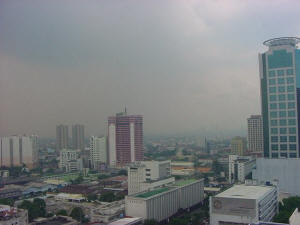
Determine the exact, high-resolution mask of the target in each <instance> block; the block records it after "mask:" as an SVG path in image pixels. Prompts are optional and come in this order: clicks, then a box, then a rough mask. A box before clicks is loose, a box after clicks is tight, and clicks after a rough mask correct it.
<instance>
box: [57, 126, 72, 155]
mask: <svg viewBox="0 0 300 225" xmlns="http://www.w3.org/2000/svg"><path fill="white" fill-rule="evenodd" d="M68 147H69V127H68V126H67V125H58V126H56V150H57V151H60V150H61V149H67V148H68Z"/></svg>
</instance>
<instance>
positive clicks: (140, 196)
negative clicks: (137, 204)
mask: <svg viewBox="0 0 300 225" xmlns="http://www.w3.org/2000/svg"><path fill="white" fill-rule="evenodd" d="M168 190H170V188H168V187H165V188H160V189H156V190H153V191H148V192H146V193H142V194H138V195H136V197H138V198H149V197H151V196H153V195H157V194H160V193H163V192H165V191H168Z"/></svg>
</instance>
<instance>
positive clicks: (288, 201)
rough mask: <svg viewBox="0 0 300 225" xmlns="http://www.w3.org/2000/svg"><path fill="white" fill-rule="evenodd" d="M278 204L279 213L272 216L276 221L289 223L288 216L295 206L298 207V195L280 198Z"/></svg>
mask: <svg viewBox="0 0 300 225" xmlns="http://www.w3.org/2000/svg"><path fill="white" fill-rule="evenodd" d="M282 203H283V204H281V203H280V204H279V213H278V214H277V215H276V216H275V217H274V218H273V221H274V222H277V223H289V217H290V216H291V215H292V213H293V212H294V210H295V209H296V208H300V197H298V196H293V197H289V198H285V199H283V200H282Z"/></svg>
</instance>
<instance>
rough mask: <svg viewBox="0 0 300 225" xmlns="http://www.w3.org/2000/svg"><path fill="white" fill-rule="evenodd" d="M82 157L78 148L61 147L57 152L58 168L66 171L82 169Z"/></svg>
mask: <svg viewBox="0 0 300 225" xmlns="http://www.w3.org/2000/svg"><path fill="white" fill-rule="evenodd" d="M82 167H83V166H82V159H80V158H79V152H78V150H73V149H62V150H61V151H60V153H59V168H60V169H62V170H65V171H66V172H72V171H76V170H82Z"/></svg>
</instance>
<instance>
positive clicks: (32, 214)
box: [19, 198, 46, 222]
mask: <svg viewBox="0 0 300 225" xmlns="http://www.w3.org/2000/svg"><path fill="white" fill-rule="evenodd" d="M19 208H21V209H27V210H28V219H29V222H31V221H33V220H34V219H35V218H38V217H45V216H46V203H45V201H44V200H43V199H40V198H35V199H33V202H31V201H28V200H24V201H23V202H22V203H21V204H20V205H19Z"/></svg>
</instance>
